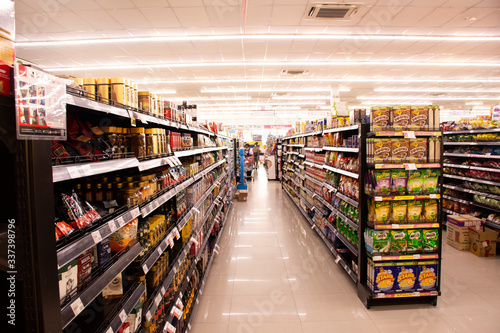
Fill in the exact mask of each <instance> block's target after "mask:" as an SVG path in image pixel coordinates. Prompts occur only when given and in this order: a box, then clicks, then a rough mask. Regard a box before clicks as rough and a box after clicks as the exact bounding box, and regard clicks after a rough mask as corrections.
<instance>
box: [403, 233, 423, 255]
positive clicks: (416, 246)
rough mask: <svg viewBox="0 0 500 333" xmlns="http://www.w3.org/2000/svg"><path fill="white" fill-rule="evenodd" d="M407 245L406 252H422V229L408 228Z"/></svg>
mask: <svg viewBox="0 0 500 333" xmlns="http://www.w3.org/2000/svg"><path fill="white" fill-rule="evenodd" d="M407 233H408V247H407V249H406V252H407V253H409V254H413V253H420V252H422V230H421V229H415V230H408V231H407Z"/></svg>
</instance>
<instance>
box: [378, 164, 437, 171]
mask: <svg viewBox="0 0 500 333" xmlns="http://www.w3.org/2000/svg"><path fill="white" fill-rule="evenodd" d="M371 166H373V167H374V168H375V169H406V170H415V169H424V168H425V169H439V168H441V164H440V163H401V164H372V165H371Z"/></svg>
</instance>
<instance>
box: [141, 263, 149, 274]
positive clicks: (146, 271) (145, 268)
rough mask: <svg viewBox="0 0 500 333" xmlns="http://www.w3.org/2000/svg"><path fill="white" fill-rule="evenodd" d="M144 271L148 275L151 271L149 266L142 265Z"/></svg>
mask: <svg viewBox="0 0 500 333" xmlns="http://www.w3.org/2000/svg"><path fill="white" fill-rule="evenodd" d="M142 271H143V272H144V274H147V273H148V271H149V268H148V265H146V264H144V265H142Z"/></svg>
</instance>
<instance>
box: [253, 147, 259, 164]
mask: <svg viewBox="0 0 500 333" xmlns="http://www.w3.org/2000/svg"><path fill="white" fill-rule="evenodd" d="M259 154H260V148H259V145H258V144H255V146H253V166H254V167H255V168H258V167H259Z"/></svg>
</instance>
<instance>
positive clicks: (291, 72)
mask: <svg viewBox="0 0 500 333" xmlns="http://www.w3.org/2000/svg"><path fill="white" fill-rule="evenodd" d="M307 72H308V71H307V70H303V69H283V70H282V71H281V74H282V75H304V74H307Z"/></svg>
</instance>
